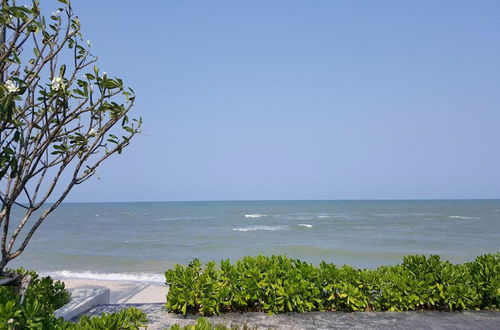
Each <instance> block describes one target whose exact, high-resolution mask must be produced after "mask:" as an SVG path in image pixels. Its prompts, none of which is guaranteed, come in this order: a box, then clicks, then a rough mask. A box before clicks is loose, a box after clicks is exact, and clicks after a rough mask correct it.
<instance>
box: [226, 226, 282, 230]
mask: <svg viewBox="0 0 500 330" xmlns="http://www.w3.org/2000/svg"><path fill="white" fill-rule="evenodd" d="M285 229H286V227H285V226H250V227H237V228H233V230H234V231H256V230H270V231H276V230H285Z"/></svg>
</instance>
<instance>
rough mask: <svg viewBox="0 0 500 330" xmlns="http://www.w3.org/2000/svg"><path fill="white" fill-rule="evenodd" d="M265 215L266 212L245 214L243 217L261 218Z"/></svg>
mask: <svg viewBox="0 0 500 330" xmlns="http://www.w3.org/2000/svg"><path fill="white" fill-rule="evenodd" d="M263 217H267V215H266V214H245V218H263Z"/></svg>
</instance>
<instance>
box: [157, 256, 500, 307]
mask: <svg viewBox="0 0 500 330" xmlns="http://www.w3.org/2000/svg"><path fill="white" fill-rule="evenodd" d="M165 277H166V284H167V285H169V287H170V288H169V291H168V294H167V303H166V308H167V309H168V310H169V311H172V312H176V313H183V314H187V313H199V314H202V315H214V314H219V313H224V312H248V311H262V312H268V313H285V312H308V311H371V310H373V311H406V310H423V309H425V310H445V311H452V310H477V309H498V308H499V306H500V253H496V254H486V255H482V256H479V257H477V258H476V259H475V260H474V261H472V262H466V263H463V264H452V263H450V262H449V261H442V260H441V259H440V257H439V256H436V255H432V256H429V257H426V256H423V255H410V256H407V257H404V259H403V263H402V264H399V265H396V266H382V267H379V268H377V269H375V270H368V269H356V268H353V267H350V266H342V267H337V266H335V265H334V264H330V263H325V262H322V263H321V264H320V265H319V266H318V267H317V266H314V265H312V264H310V263H306V262H303V261H300V260H297V259H289V258H287V257H285V256H270V257H267V256H257V257H244V258H242V259H240V260H238V261H236V263H234V264H231V263H230V262H229V260H223V261H221V262H220V265H219V266H217V265H216V263H215V262H213V261H212V262H207V263H206V264H205V265H202V263H201V262H200V261H199V260H198V259H195V260H193V261H192V262H191V263H189V265H188V266H182V265H176V266H175V268H174V269H171V270H168V271H167V272H166V273H165Z"/></svg>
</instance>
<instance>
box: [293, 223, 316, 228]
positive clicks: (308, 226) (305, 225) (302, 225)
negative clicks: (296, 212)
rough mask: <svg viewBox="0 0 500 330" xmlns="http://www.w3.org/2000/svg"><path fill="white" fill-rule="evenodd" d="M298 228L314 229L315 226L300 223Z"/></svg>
mask: <svg viewBox="0 0 500 330" xmlns="http://www.w3.org/2000/svg"><path fill="white" fill-rule="evenodd" d="M297 226H299V227H306V228H312V226H313V225H310V224H308V223H299V224H298V225H297Z"/></svg>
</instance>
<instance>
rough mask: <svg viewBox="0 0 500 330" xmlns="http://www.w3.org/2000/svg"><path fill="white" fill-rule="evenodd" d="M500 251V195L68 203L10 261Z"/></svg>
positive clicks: (68, 265) (56, 266) (53, 265)
mask: <svg viewBox="0 0 500 330" xmlns="http://www.w3.org/2000/svg"><path fill="white" fill-rule="evenodd" d="M18 216H19V215H18ZM498 251H500V200H453V201H452V200H439V201H420V200H419V201H255V202H254V201H244V202H151V203H66V204H62V205H61V206H60V207H59V208H58V209H57V211H55V212H54V213H53V214H52V215H51V216H49V218H47V220H46V221H45V222H44V223H43V225H42V226H41V227H40V228H39V230H38V232H37V233H36V234H35V236H34V238H33V239H32V240H31V242H30V244H29V245H28V247H27V249H26V250H25V252H24V253H23V254H22V255H21V256H20V257H19V258H18V259H16V260H15V261H13V262H11V263H10V264H9V266H10V267H14V266H24V267H25V268H29V269H35V270H37V271H39V272H41V273H44V274H50V275H57V276H62V277H65V276H67V277H81V278H99V279H110V280H113V279H125V280H141V281H152V282H163V281H164V277H163V273H164V271H165V270H166V269H167V268H169V267H172V266H173V265H174V264H176V263H182V264H186V263H188V262H189V261H191V260H192V259H193V258H200V259H201V260H203V261H208V260H217V261H218V260H221V259H225V258H229V259H231V260H235V259H238V258H240V257H242V256H245V255H257V254H268V255H270V254H286V255H287V256H289V257H294V258H300V259H303V260H306V261H309V262H312V263H319V262H320V261H321V260H325V261H328V262H334V263H336V264H339V265H342V264H350V265H353V266H356V267H363V268H365V267H366V268H373V267H377V266H379V265H383V264H396V263H399V262H401V260H402V257H403V256H404V255H407V254H414V253H420V254H439V255H441V256H443V257H444V258H445V259H448V260H450V261H452V262H464V261H468V260H473V259H474V258H475V257H476V256H477V255H479V254H483V253H492V252H498Z"/></svg>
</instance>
